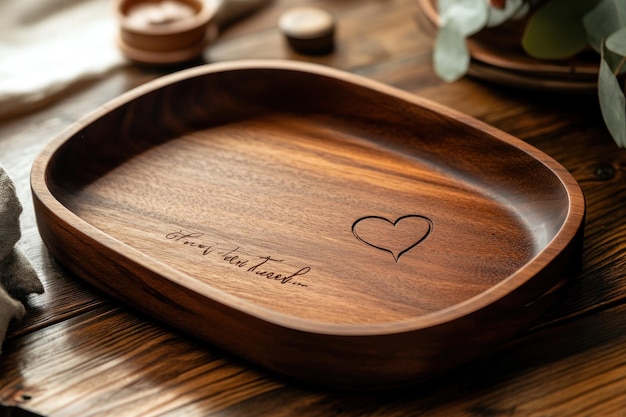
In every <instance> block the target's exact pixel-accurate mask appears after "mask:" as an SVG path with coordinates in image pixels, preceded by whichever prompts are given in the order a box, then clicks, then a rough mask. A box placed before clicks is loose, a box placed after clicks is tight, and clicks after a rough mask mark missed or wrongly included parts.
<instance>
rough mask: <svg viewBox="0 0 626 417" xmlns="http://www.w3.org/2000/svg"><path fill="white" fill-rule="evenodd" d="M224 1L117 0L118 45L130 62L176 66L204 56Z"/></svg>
mask: <svg viewBox="0 0 626 417" xmlns="http://www.w3.org/2000/svg"><path fill="white" fill-rule="evenodd" d="M220 4H221V0H116V13H117V17H118V21H119V24H120V32H119V39H118V45H119V47H120V49H121V51H122V53H123V54H124V55H125V56H126V57H127V58H129V59H131V60H133V61H137V62H141V63H146V64H174V63H179V62H184V61H188V60H191V59H194V58H196V57H198V56H200V55H201V54H202V52H203V51H204V49H205V47H206V46H207V44H208V43H209V42H210V41H211V39H212V37H213V31H212V26H211V22H212V20H213V17H214V16H215V13H216V12H217V10H218V8H219V6H220Z"/></svg>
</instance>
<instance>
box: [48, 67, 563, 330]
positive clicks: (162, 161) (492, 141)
mask: <svg viewBox="0 0 626 417" xmlns="http://www.w3.org/2000/svg"><path fill="white" fill-rule="evenodd" d="M205 78H206V80H195V81H194V80H188V81H183V82H181V83H177V84H173V85H170V86H167V87H164V88H161V89H159V90H157V91H154V92H151V93H149V94H146V95H145V96H142V97H140V98H138V99H136V100H133V101H132V102H130V103H128V104H126V105H124V106H121V107H120V108H118V109H116V110H114V111H112V112H110V113H109V114H107V115H106V116H104V117H101V118H100V119H98V120H96V121H94V122H93V123H91V124H89V125H88V126H86V127H85V128H84V129H82V130H80V131H79V132H77V133H76V134H75V135H74V136H73V137H72V138H70V139H69V140H67V141H66V142H65V143H64V144H63V146H62V147H61V148H60V149H59V150H58V151H57V152H56V153H55V155H54V156H53V158H52V159H51V163H50V165H49V168H48V172H47V181H48V184H49V187H50V190H51V192H52V194H53V195H54V196H55V198H57V199H58V200H59V201H60V202H61V203H62V204H63V205H64V206H65V207H67V208H68V209H69V210H70V211H71V212H72V213H74V214H75V215H76V216H77V217H78V218H80V219H81V220H84V221H86V222H87V223H89V224H91V225H92V226H94V227H95V228H97V229H99V230H100V231H102V232H104V233H106V234H107V235H109V236H111V237H113V238H115V239H117V240H119V241H121V242H123V243H125V244H126V245H128V246H129V247H132V248H134V249H137V250H139V251H140V252H142V253H144V254H146V255H147V256H149V257H151V258H153V259H156V260H158V261H160V262H162V263H163V264H166V265H168V266H170V267H172V268H175V269H176V270H179V271H181V272H183V273H185V274H188V275H189V276H191V277H193V278H194V279H197V280H198V282H201V283H202V284H203V285H206V286H207V288H209V287H213V288H217V289H219V290H222V291H224V292H226V293H229V294H233V295H235V296H237V297H241V298H243V299H245V300H248V301H251V302H254V303H256V304H258V305H260V306H262V307H265V308H267V309H270V310H273V311H277V312H280V313H283V314H286V315H290V316H295V317H299V318H303V319H308V320H313V321H317V322H322V323H339V324H372V323H386V322H393V321H401V320H408V319H411V318H414V317H417V316H420V315H423V314H427V313H430V312H434V311H438V310H441V309H444V308H447V307H451V306H454V305H455V304H457V303H460V302H463V301H465V300H468V299H469V298H471V297H474V296H476V295H478V294H480V293H482V292H484V291H486V290H488V289H490V288H491V287H493V286H494V285H496V284H498V283H500V282H502V281H503V280H506V279H507V278H509V277H510V276H511V275H513V274H515V273H516V272H517V271H519V270H520V269H522V268H524V266H525V265H527V264H528V263H529V262H531V261H532V259H533V258H534V257H535V256H536V255H537V254H539V253H540V252H541V251H542V250H543V249H544V248H545V247H546V246H547V245H548V244H549V243H550V241H551V240H552V239H553V238H554V236H555V235H556V234H557V233H558V231H559V229H560V228H561V226H562V225H563V223H564V222H565V219H566V217H567V214H568V210H569V200H568V196H567V192H566V190H565V188H564V187H563V184H562V183H561V182H560V181H559V179H558V178H557V176H556V175H555V174H554V172H553V171H552V170H551V169H549V168H548V167H546V166H545V165H544V164H542V163H541V162H540V161H538V160H537V159H535V158H534V157H532V156H531V155H529V154H528V153H526V152H524V151H523V150H520V149H518V148H516V147H514V146H511V145H510V144H507V143H503V142H502V141H500V140H498V139H496V138H494V137H492V136H491V135H489V134H487V133H485V132H482V131H478V130H474V129H468V128H467V126H466V125H464V124H463V123H461V122H458V121H456V120H453V119H446V118H445V117H443V116H441V115H439V114H435V113H432V112H430V111H428V110H426V109H423V108H419V107H417V106H409V105H407V104H406V103H404V102H403V101H402V100H400V99H398V98H394V97H388V96H385V95H382V94H379V93H376V92H375V91H369V90H367V89H364V88H360V87H355V86H351V85H350V86H349V85H347V84H345V83H343V82H341V81H337V80H330V79H323V78H319V76H317V75H307V74H304V73H301V74H290V75H289V74H281V73H280V71H278V72H267V73H263V72H262V71H261V74H259V73H258V71H257V72H253V71H250V75H248V76H246V75H245V74H243V76H242V73H240V74H239V75H238V76H234V75H232V74H230V75H229V74H222V75H212V76H210V77H209V76H207V77H205ZM248 78H249V82H247V81H246V80H247V79H248ZM259 79H262V80H263V82H262V83H259V81H258V80H259ZM344 84H345V85H344ZM311 85H313V86H314V87H306V86H311ZM296 87H298V88H297V91H298V92H299V93H301V94H302V96H300V95H299V94H298V95H296V94H294V93H293V91H294V89H295V88H296ZM348 88H349V89H350V90H351V91H350V93H351V94H349V95H348V94H346V89H348ZM290 92H291V93H290ZM302 97H305V98H302ZM520 173H523V174H520ZM102 279H106V277H103V278H102Z"/></svg>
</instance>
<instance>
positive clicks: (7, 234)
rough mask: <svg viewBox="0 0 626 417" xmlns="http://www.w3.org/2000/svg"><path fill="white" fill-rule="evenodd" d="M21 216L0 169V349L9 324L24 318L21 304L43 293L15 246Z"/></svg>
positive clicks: (8, 180)
mask: <svg viewBox="0 0 626 417" xmlns="http://www.w3.org/2000/svg"><path fill="white" fill-rule="evenodd" d="M21 213H22V205H21V204H20V201H19V199H18V198H17V194H16V192H15V185H14V184H13V181H11V179H10V178H9V176H8V175H7V173H6V171H5V170H4V168H3V167H2V166H0V348H1V347H2V343H3V342H4V339H5V336H6V331H7V328H8V326H9V324H10V323H11V321H12V320H19V319H21V318H22V317H23V316H24V313H25V308H24V305H23V304H22V301H24V300H25V299H26V297H28V295H29V294H33V293H37V294H41V293H43V291H44V289H43V285H42V284H41V281H40V280H39V277H38V276H37V273H36V272H35V270H34V269H33V267H32V266H31V264H30V262H29V261H28V259H27V258H26V256H25V255H24V254H23V253H22V252H21V251H20V249H19V248H17V247H16V246H15V245H16V244H17V242H18V241H19V240H20V237H21V231H20V220H19V217H20V214H21Z"/></svg>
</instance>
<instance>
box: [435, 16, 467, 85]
mask: <svg viewBox="0 0 626 417" xmlns="http://www.w3.org/2000/svg"><path fill="white" fill-rule="evenodd" d="M469 62H470V55H469V50H468V49H467V45H466V43H465V36H463V34H462V33H460V32H459V31H458V30H457V29H456V28H455V27H452V26H443V27H441V28H440V29H439V32H438V33H437V37H436V38H435V45H434V49H433V64H434V68H435V72H436V73H437V75H438V76H439V77H440V78H441V79H443V80H444V81H447V82H453V81H456V80H458V79H459V78H461V77H463V76H464V75H465V74H466V73H467V70H468V68H469Z"/></svg>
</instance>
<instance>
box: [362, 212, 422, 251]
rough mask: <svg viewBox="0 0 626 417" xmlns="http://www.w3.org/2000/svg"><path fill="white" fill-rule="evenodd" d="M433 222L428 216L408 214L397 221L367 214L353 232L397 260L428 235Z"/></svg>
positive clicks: (369, 244) (364, 241)
mask: <svg viewBox="0 0 626 417" xmlns="http://www.w3.org/2000/svg"><path fill="white" fill-rule="evenodd" d="M432 229H433V222H432V220H430V219H429V218H428V217H425V216H420V215H418V214H407V215H406V216H402V217H400V218H398V219H397V220H396V221H395V222H392V221H391V220H389V219H386V218H384V217H380V216H366V217H362V218H360V219H359V220H357V221H355V222H354V224H353V225H352V233H353V234H354V236H355V237H356V238H357V239H359V240H360V241H361V242H363V243H365V244H366V245H368V246H371V247H373V248H376V249H379V250H382V251H385V252H389V253H391V255H393V258H394V259H395V261H396V262H398V260H399V259H400V257H401V256H402V255H404V254H405V253H406V252H408V251H409V250H411V249H413V248H414V247H415V246H417V245H418V244H420V243H421V242H422V241H424V239H426V238H427V237H428V235H429V234H430V232H431V231H432Z"/></svg>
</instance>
